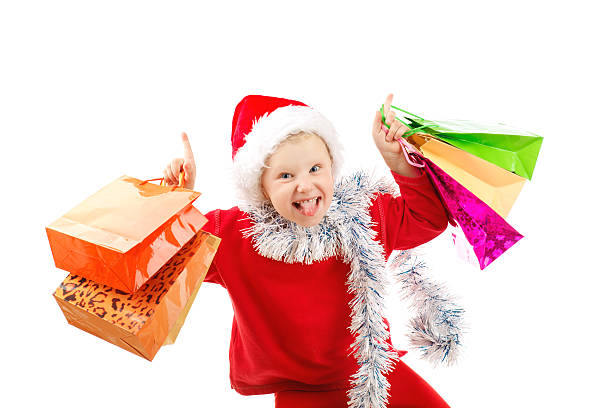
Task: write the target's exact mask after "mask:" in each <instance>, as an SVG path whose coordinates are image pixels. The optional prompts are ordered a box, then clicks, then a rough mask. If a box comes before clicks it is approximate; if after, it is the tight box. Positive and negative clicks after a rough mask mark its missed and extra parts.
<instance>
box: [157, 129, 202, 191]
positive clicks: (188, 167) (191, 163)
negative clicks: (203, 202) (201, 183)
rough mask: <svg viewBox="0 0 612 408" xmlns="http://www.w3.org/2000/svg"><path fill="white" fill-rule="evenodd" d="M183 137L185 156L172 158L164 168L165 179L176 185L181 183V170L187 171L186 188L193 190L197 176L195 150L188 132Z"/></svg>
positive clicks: (171, 184)
mask: <svg viewBox="0 0 612 408" xmlns="http://www.w3.org/2000/svg"><path fill="white" fill-rule="evenodd" d="M181 137H182V139H183V149H184V156H185V157H183V158H176V159H172V161H171V162H170V163H169V164H168V165H167V166H166V168H165V169H164V181H165V182H166V184H167V185H169V186H176V185H178V183H179V174H180V172H181V170H183V171H184V172H185V188H188V189H189V190H193V187H194V186H195V178H196V165H195V159H194V158H193V151H192V150H191V144H190V143H189V138H188V137H187V134H186V133H183V134H182V135H181Z"/></svg>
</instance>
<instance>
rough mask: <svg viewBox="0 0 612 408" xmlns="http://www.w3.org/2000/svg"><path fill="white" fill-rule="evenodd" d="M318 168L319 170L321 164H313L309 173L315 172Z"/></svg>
mask: <svg viewBox="0 0 612 408" xmlns="http://www.w3.org/2000/svg"><path fill="white" fill-rule="evenodd" d="M319 170H321V166H319V165H315V166H312V167H311V168H310V172H311V173H316V172H317V171H319Z"/></svg>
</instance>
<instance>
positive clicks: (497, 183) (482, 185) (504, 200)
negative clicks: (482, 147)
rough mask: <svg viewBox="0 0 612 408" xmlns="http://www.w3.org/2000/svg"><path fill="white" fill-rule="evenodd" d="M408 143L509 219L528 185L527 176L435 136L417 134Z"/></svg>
mask: <svg viewBox="0 0 612 408" xmlns="http://www.w3.org/2000/svg"><path fill="white" fill-rule="evenodd" d="M408 141H409V142H411V143H412V144H413V145H415V146H416V147H417V148H418V149H419V150H420V151H421V153H422V154H423V155H424V156H425V157H427V158H428V159H430V160H431V161H432V162H434V163H435V164H436V165H437V166H438V167H440V168H441V169H442V170H444V172H445V173H446V174H448V175H449V176H451V177H452V178H453V179H454V180H456V181H458V182H459V183H461V185H462V186H463V187H465V188H467V189H468V190H470V191H471V192H472V193H474V195H476V197H478V198H479V199H481V200H482V201H484V202H485V203H486V204H487V205H488V206H489V207H491V208H492V209H493V210H494V211H495V212H497V213H498V214H499V215H501V216H502V217H504V218H506V217H507V216H508V213H509V212H510V209H511V208H512V205H513V204H514V202H515V201H516V199H517V197H518V195H519V193H520V192H521V189H522V188H523V185H524V184H525V181H526V180H525V179H524V178H523V177H521V176H519V175H516V174H514V173H511V172H509V171H507V170H505V169H502V168H501V167H498V166H496V165H494V164H492V163H490V162H488V161H486V160H483V159H481V158H479V157H477V156H474V155H473V154H471V153H468V152H465V151H463V150H460V149H457V148H456V147H454V146H451V145H449V144H447V143H444V142H441V141H439V140H436V139H434V138H431V137H425V136H424V135H420V134H414V135H412V136H410V137H409V138H408Z"/></svg>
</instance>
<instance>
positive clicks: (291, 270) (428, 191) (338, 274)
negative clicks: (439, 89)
mask: <svg viewBox="0 0 612 408" xmlns="http://www.w3.org/2000/svg"><path fill="white" fill-rule="evenodd" d="M393 177H394V179H395V181H396V182H397V184H398V185H399V187H400V194H401V196H399V197H393V196H391V195H389V194H378V195H376V197H375V199H374V200H373V201H372V203H371V206H370V209H369V212H370V216H371V218H372V222H373V225H372V228H373V229H374V230H375V231H376V239H378V240H379V241H380V242H381V243H382V244H383V247H384V250H385V258H388V257H389V255H390V253H391V251H393V250H394V249H408V248H413V247H416V246H418V245H421V244H423V243H425V242H427V241H429V240H431V239H433V238H434V237H436V236H437V235H439V234H440V233H441V232H442V231H444V229H445V228H446V225H447V218H446V213H445V211H444V209H443V207H442V205H441V203H440V201H439V199H438V197H437V195H436V193H435V191H434V189H433V187H432V186H431V184H430V182H429V180H428V178H427V176H426V175H421V176H419V177H415V178H408V177H403V176H400V175H397V174H393ZM206 218H208V220H209V221H208V223H207V224H206V225H205V226H204V228H203V229H204V230H206V231H209V232H211V233H212V234H214V235H216V236H219V237H220V238H221V239H222V242H221V245H220V247H219V250H218V251H217V254H216V256H215V259H214V261H213V264H212V266H211V268H210V270H209V272H208V275H207V276H206V281H208V282H214V283H218V284H220V285H222V286H223V287H225V288H226V289H227V291H228V293H229V296H230V298H231V301H232V305H233V308H234V321H233V326H232V337H231V344H230V356H229V357H230V381H231V385H232V388H234V389H235V390H236V391H237V392H239V393H240V394H243V395H251V394H267V393H273V392H279V391H284V390H316V391H323V390H333V389H345V388H348V386H349V384H348V379H349V377H350V375H351V374H353V373H355V372H356V370H357V364H356V362H355V359H354V358H353V357H352V356H349V355H348V350H349V346H350V345H351V344H352V343H353V341H354V338H353V336H352V335H351V333H350V332H349V330H348V327H349V326H350V322H351V318H350V307H349V301H350V299H351V297H352V296H351V295H350V294H349V293H348V292H347V286H346V280H347V273H348V272H349V271H350V268H349V265H348V264H345V263H343V262H342V261H341V259H339V258H337V257H333V258H328V259H325V260H322V261H319V262H315V263H313V264H311V265H305V264H301V263H292V264H290V263H284V262H279V261H276V260H273V259H270V258H266V257H263V256H262V255H260V254H258V253H257V252H256V251H255V249H254V248H253V245H252V240H251V239H250V238H244V237H243V234H242V232H241V231H242V230H244V229H246V228H248V227H250V226H251V225H252V221H251V220H250V218H249V216H248V214H247V213H244V212H242V211H240V210H239V209H238V208H237V207H234V208H231V209H229V210H214V211H211V212H209V213H208V214H206Z"/></svg>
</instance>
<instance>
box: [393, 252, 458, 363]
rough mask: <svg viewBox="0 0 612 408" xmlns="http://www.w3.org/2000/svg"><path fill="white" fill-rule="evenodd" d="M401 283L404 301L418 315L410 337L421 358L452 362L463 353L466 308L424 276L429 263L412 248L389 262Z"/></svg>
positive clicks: (409, 331)
mask: <svg viewBox="0 0 612 408" xmlns="http://www.w3.org/2000/svg"><path fill="white" fill-rule="evenodd" d="M390 268H391V269H392V270H393V271H394V272H395V277H396V279H397V280H398V282H399V283H400V284H401V294H402V297H403V298H404V300H408V301H410V302H411V303H412V306H413V308H414V309H415V310H416V313H417V314H416V316H415V317H413V318H412V319H411V320H410V323H409V330H408V338H409V339H410V343H411V345H412V346H413V347H414V348H416V349H418V350H420V351H421V357H422V358H423V359H425V360H427V361H429V362H431V363H433V364H434V365H437V364H443V365H452V364H454V363H455V362H456V361H457V359H458V357H459V354H460V347H461V344H462V340H463V338H462V333H461V332H462V329H463V326H464V323H463V315H464V312H465V311H464V309H463V308H461V307H459V306H458V305H457V303H456V302H455V299H454V298H453V297H452V296H450V295H449V294H448V293H446V290H445V288H444V287H442V286H441V285H439V284H436V283H434V282H432V281H431V280H430V279H429V278H428V277H426V276H425V272H426V271H427V266H426V265H425V263H424V262H423V261H422V260H421V259H420V258H419V257H418V256H416V255H415V254H414V253H413V252H412V251H410V250H408V251H399V252H398V253H397V254H396V255H395V257H394V258H393V260H392V261H391V263H390Z"/></svg>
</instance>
